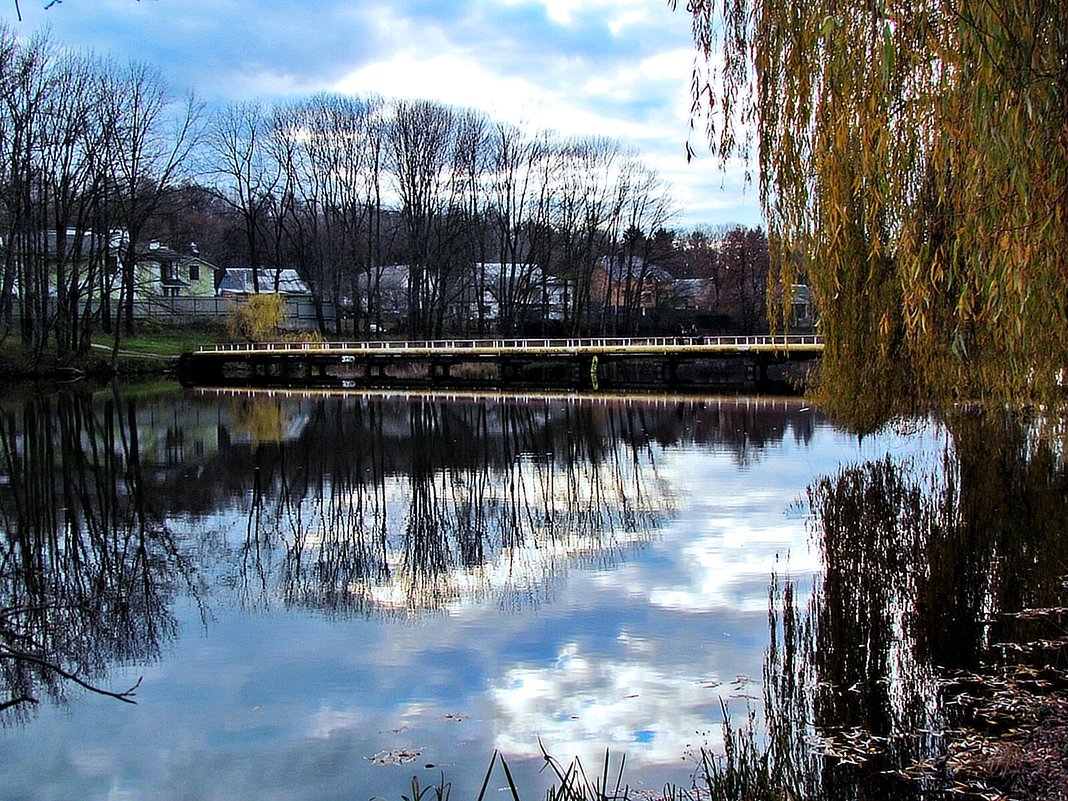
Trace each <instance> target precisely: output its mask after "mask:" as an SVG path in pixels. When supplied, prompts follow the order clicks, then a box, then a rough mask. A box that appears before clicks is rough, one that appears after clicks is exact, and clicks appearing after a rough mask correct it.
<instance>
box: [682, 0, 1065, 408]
mask: <svg viewBox="0 0 1068 801" xmlns="http://www.w3.org/2000/svg"><path fill="white" fill-rule="evenodd" d="M672 4H673V5H674V0H672ZM687 10H688V11H689V12H690V13H691V14H692V16H693V31H694V39H695V42H696V44H697V48H698V51H699V53H700V55H701V56H703V59H702V58H699V59H698V62H697V64H698V67H697V69H696V70H695V73H694V84H693V88H694V115H695V119H697V120H699V121H700V120H704V121H705V122H706V123H707V133H708V137H709V141H710V142H711V145H712V149H713V151H714V152H715V153H717V154H718V156H719V157H720V158H721V159H723V160H724V161H726V160H727V159H729V158H735V157H741V158H744V159H746V161H747V163H748V162H749V151H750V148H751V146H752V145H753V144H754V143H755V144H756V146H757V154H758V156H757V159H758V162H757V163H758V167H759V176H760V177H759V196H760V200H761V203H762V206H763V208H764V211H765V213H766V215H767V218H768V227H769V231H770V233H771V236H772V239H773V240H774V243H775V253H776V258H775V261H776V264H777V266H778V269H777V272H776V279H777V280H778V281H779V282H780V286H789V284H790V283H792V282H794V281H796V280H798V279H799V278H801V279H804V280H806V281H808V282H810V283H811V285H812V288H813V290H814V291H815V293H816V298H817V301H818V303H819V309H820V315H821V320H822V330H823V333H824V334H825V336H826V354H825V358H824V360H823V361H824V364H823V370H822V382H821V386H822V389H823V392H824V393H825V394H826V395H827V396H829V398H830V399H831V400H838V401H843V400H845V399H849V398H854V397H859V396H867V397H868V398H869V400H870V399H871V396H872V394H873V393H874V394H875V395H880V394H882V395H883V396H885V397H884V398H883V399H884V400H890V397H889V396H890V395H895V396H898V397H899V398H908V397H911V398H912V399H916V398H927V399H934V400H936V401H943V402H944V401H949V400H955V399H962V398H967V399H979V400H997V401H1010V402H1015V401H1028V400H1045V401H1050V400H1052V399H1053V398H1055V397H1057V396H1058V395H1059V392H1058V389H1057V384H1058V381H1059V380H1061V378H1062V377H1063V375H1064V374H1063V373H1062V372H1061V371H1062V370H1064V369H1065V368H1068V326H1066V318H1068V2H1066V0H1035V1H1034V2H1028V3H1019V2H1016V0H907V2H906V1H905V0H833V2H832V0H719V2H717V0H690V2H689V3H688V4H687ZM779 296H780V297H781V296H782V295H779Z"/></svg>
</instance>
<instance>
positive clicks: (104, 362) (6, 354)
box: [0, 326, 230, 381]
mask: <svg viewBox="0 0 1068 801" xmlns="http://www.w3.org/2000/svg"><path fill="white" fill-rule="evenodd" d="M229 339H230V337H229V335H228V334H227V333H226V331H225V329H222V328H188V327H186V328H167V327H153V328H149V327H147V326H146V327H143V328H142V330H141V331H139V332H138V333H137V334H136V335H135V336H131V337H123V338H122V340H121V341H120V343H119V349H118V353H117V354H115V355H114V357H113V350H114V345H115V341H114V338H113V337H112V336H109V335H106V334H99V335H97V336H95V337H93V341H92V345H91V347H90V348H89V350H88V351H87V352H85V353H77V354H66V355H63V356H60V355H58V354H57V353H56V351H55V348H46V349H45V350H43V351H41V352H37V351H35V350H34V349H32V348H28V347H27V346H25V345H24V344H23V343H22V341H21V340H20V339H19V338H18V336H17V335H13V334H8V336H6V337H5V338H4V339H3V340H0V379H3V380H8V381H12V380H20V379H34V378H55V377H65V378H74V377H78V376H99V377H109V376H115V375H120V376H121V375H144V374H161V373H166V372H168V371H169V370H171V369H173V368H174V366H175V365H176V364H177V362H178V357H179V356H180V355H181V354H182V353H185V352H186V351H190V350H195V349H196V348H197V347H199V346H200V345H204V344H210V343H213V342H225V341H228V340H229Z"/></svg>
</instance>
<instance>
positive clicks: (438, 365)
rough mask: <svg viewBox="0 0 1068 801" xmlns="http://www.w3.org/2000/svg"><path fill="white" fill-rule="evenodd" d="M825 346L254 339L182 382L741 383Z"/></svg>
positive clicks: (787, 342)
mask: <svg viewBox="0 0 1068 801" xmlns="http://www.w3.org/2000/svg"><path fill="white" fill-rule="evenodd" d="M822 353H823V340H822V338H821V337H819V336H815V335H776V336H771V335H765V336H717V337H704V336H680V337H603V338H583V339H543V338H536V339H436V340H405V341H378V342H258V343H257V342H252V343H232V344H224V345H207V346H204V347H201V348H200V349H199V350H197V351H194V352H191V353H185V354H183V355H182V357H181V359H180V361H179V374H180V376H181V379H182V381H183V383H186V384H191V385H201V386H203V385H219V384H228V383H233V382H235V381H237V382H241V383H263V384H282V385H292V384H321V383H326V384H330V383H339V382H351V383H359V384H363V385H371V386H376V385H411V384H431V385H457V384H460V385H476V386H477V385H483V386H508V385H515V384H522V383H538V384H548V385H560V386H568V387H592V388H598V387H599V386H600V385H607V386H628V385H661V386H662V385H667V386H672V387H678V386H686V385H692V386H724V385H728V386H738V387H748V388H753V387H756V388H760V387H762V386H766V385H776V384H777V385H780V386H782V385H786V384H797V383H799V382H800V381H803V378H804V376H805V374H806V373H807V367H808V366H809V365H810V364H811V363H812V362H814V361H815V360H816V359H818V358H819V357H820V356H821V355H822Z"/></svg>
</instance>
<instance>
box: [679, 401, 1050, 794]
mask: <svg viewBox="0 0 1068 801" xmlns="http://www.w3.org/2000/svg"><path fill="white" fill-rule="evenodd" d="M946 428H947V432H948V434H949V436H948V438H947V442H948V443H949V444H947V446H946V448H945V450H944V452H943V456H942V459H941V461H940V462H936V463H926V462H923V461H922V460H916V459H904V460H896V459H891V458H890V457H889V456H886V457H883V458H881V459H879V460H875V461H870V462H866V463H862V464H857V465H854V466H850V467H846V468H844V469H842V470H841V471H840V472H839V473H838V474H836V475H833V476H826V477H823V478H822V479H820V480H819V481H817V482H815V483H814V484H813V485H811V486H810V488H809V493H808V497H809V504H810V507H811V510H812V523H813V535H814V538H815V540H816V543H817V544H818V546H819V548H820V550H821V553H822V562H823V568H824V570H823V574H822V578H821V580H820V582H819V584H818V585H817V588H816V591H815V592H814V593H813V594H812V595H811V597H810V599H809V600H808V602H807V603H804V604H800V605H799V603H798V596H797V593H796V591H795V588H794V586H793V584H792V582H790V581H788V580H787V581H786V582H785V583H782V582H779V581H775V582H773V584H772V589H771V600H772V609H773V610H777V611H773V613H772V615H771V632H772V637H771V647H770V648H769V651H768V658H767V661H766V665H765V723H766V727H767V728H766V732H767V739H766V741H763V740H762V739H761V738H760V737H758V736H756V730H755V729H754V726H755V721H756V718H755V717H754V716H752V715H750V718H749V720H748V722H747V723H744V724H742V725H741V726H736V727H735V728H733V729H730V730H728V733H727V741H728V748H727V753H726V757H725V758H718V759H717V758H715V757H713V756H712V755H710V754H706V755H705V761H704V764H703V771H702V775H701V776H700V783H701V784H702V785H703V786H704V787H705V788H707V789H708V790H710V792H711V795H712V797H713V798H749V797H756V796H753V795H752V793H753V792H754V791H757V792H760V793H764V794H772V795H774V794H776V793H783V792H787V793H788V794H789V797H791V798H795V799H831V800H832V801H833V800H834V799H888V800H896V799H910V798H917V799H919V798H925V799H926V798H931V799H933V798H944V797H973V798H993V797H1003V796H1002V793H1005V792H1008V793H1009V794H1010V796H1012V797H1019V795H1018V793H1021V792H1023V793H1024V794H1025V795H1024V796H1023V797H1026V798H1047V797H1052V796H1053V795H1056V796H1057V797H1062V796H1061V795H1058V793H1061V792H1063V789H1064V787H1063V781H1064V778H1063V769H1061V768H1055V767H1054V766H1053V765H1051V764H1050V765H1046V766H1043V765H1042V762H1044V761H1045V762H1048V759H1047V757H1048V754H1047V755H1045V756H1041V757H1039V759H1038V760H1037V761H1034V760H1032V761H1028V758H1027V757H1026V756H1024V755H1023V752H1021V751H1020V750H1019V746H1020V745H1021V744H1022V743H1023V742H1024V741H1025V740H1026V739H1027V737H1028V736H1029V735H1031V734H1032V732H1033V731H1034V730H1035V728H1036V727H1037V726H1039V725H1041V724H1042V722H1043V720H1044V719H1046V718H1048V717H1050V715H1051V711H1050V710H1051V709H1053V710H1056V709H1058V708H1059V706H1060V705H1061V704H1062V703H1063V701H1062V700H1061V699H1062V698H1063V693H1064V691H1065V690H1066V689H1068V673H1066V672H1065V669H1064V664H1065V657H1066V656H1068V648H1066V646H1068V642H1066V641H1065V639H1064V637H1063V632H1064V622H1065V606H1064V604H1065V597H1064V596H1065V590H1064V587H1065V571H1066V565H1068V538H1066V537H1065V536H1064V535H1065V532H1066V529H1065V520H1068V468H1066V464H1065V459H1064V454H1063V450H1062V449H1061V447H1060V445H1061V444H1063V443H1057V442H1055V441H1051V440H1050V439H1049V438H1035V437H1034V436H1033V432H1034V431H1035V427H1034V426H1033V425H1031V424H1029V423H1027V421H1023V420H1021V419H1019V418H1017V417H1010V416H1004V415H994V414H992V415H987V416H982V415H980V416H975V415H963V416H959V417H955V418H953V419H950V420H949V421H947V423H946ZM1060 714H1062V713H1056V712H1055V713H1053V717H1054V718H1055V719H1056V720H1057V721H1059V720H1060V717H1059V715H1060ZM1057 725H1061V724H1060V723H1059V722H1058V723H1057ZM1046 769H1048V770H1049V772H1050V773H1051V775H1052V778H1050V777H1047V776H1044V775H1042V774H1043V773H1044V772H1045V770H1046ZM1047 781H1049V782H1053V784H1046V783H1045V782H1047ZM761 797H763V796H761Z"/></svg>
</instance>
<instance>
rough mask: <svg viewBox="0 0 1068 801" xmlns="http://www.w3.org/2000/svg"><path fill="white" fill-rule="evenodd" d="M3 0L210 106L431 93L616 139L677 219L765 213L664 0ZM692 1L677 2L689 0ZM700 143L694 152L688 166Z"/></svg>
mask: <svg viewBox="0 0 1068 801" xmlns="http://www.w3.org/2000/svg"><path fill="white" fill-rule="evenodd" d="M47 4H48V0H20V7H21V11H22V22H18V21H17V19H16V13H15V4H14V0H0V19H3V20H4V21H5V22H7V23H10V24H11V25H12V26H15V27H16V30H18V31H24V32H26V33H27V34H29V33H32V32H34V31H37V30H40V29H43V28H50V30H51V36H52V38H53V40H54V41H55V42H56V43H58V44H62V45H69V46H71V47H74V48H78V49H81V50H91V51H94V52H96V53H97V54H100V55H109V56H112V57H114V58H117V59H120V60H127V59H138V60H143V61H147V62H149V63H150V64H153V65H155V66H157V67H158V68H159V69H160V70H161V71H162V72H163V74H164V76H165V77H166V79H167V80H168V82H169V84H170V87H171V89H172V91H173V92H174V93H175V94H177V95H185V94H186V93H188V92H193V93H195V94H196V96H197V97H199V98H200V99H201V100H203V101H204V102H206V103H208V104H209V105H210V104H224V103H227V102H231V101H243V100H252V99H260V100H275V99H284V98H287V97H295V96H304V95H309V94H313V93H316V92H321V91H326V92H342V93H348V94H355V95H369V94H379V95H382V96H385V97H393V98H409V99H411V98H428V99H433V100H437V101H440V102H443V103H447V104H450V105H455V106H460V107H467V108H475V109H480V110H482V111H485V112H486V113H487V114H489V115H490V116H491V117H492V118H494V119H497V120H502V121H507V122H517V123H524V124H527V125H530V126H532V127H534V128H548V129H552V130H554V131H557V132H559V133H561V134H564V135H593V136H609V137H611V138H615V139H618V140H619V141H620V142H621V144H623V145H624V146H628V147H633V148H635V149H637V151H638V152H639V153H640V154H641V156H642V158H643V159H644V160H645V162H646V163H647V164H649V165H650V166H652V167H654V168H655V169H656V170H657V172H658V173H659V175H660V176H661V178H663V179H664V180H665V181H667V182H668V183H669V184H670V186H671V188H672V192H671V195H672V197H673V198H674V199H675V205H676V209H677V214H676V216H675V218H674V220H673V222H672V227H678V228H689V227H693V226H697V225H713V226H715V225H723V224H734V223H738V224H742V225H749V226H756V225H759V224H761V215H760V209H759V204H758V201H757V197H756V188H755V187H753V186H749V187H746V186H745V185H744V182H743V181H742V178H741V176H742V169H741V167H740V166H739V165H731V166H728V168H727V169H726V170H723V169H721V168H720V166H719V162H718V159H716V158H714V157H713V156H712V155H711V154H709V153H707V152H706V151H705V149H704V148H703V138H702V135H701V133H700V131H698V132H694V133H691V131H690V117H689V109H690V94H689V91H690V89H689V87H690V78H691V70H692V66H693V60H694V52H695V51H694V47H693V41H692V39H691V34H690V17H689V15H687V14H686V13H685V11H684V10H681V9H680V10H678V11H674V12H673V11H671V10H670V8H669V7H668V3H667V0H388V1H383V0H362V1H361V0H349V2H338V0H299V2H298V0H61V2H59V3H57V4H55V5H53V6H52V7H51V8H46V5H47ZM680 5H683V4H680ZM688 140H689V141H690V142H691V144H692V145H693V147H694V149H695V150H696V151H697V152H698V158H697V159H695V160H693V161H691V162H689V163H688V162H687V159H686V143H687V141H688Z"/></svg>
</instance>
